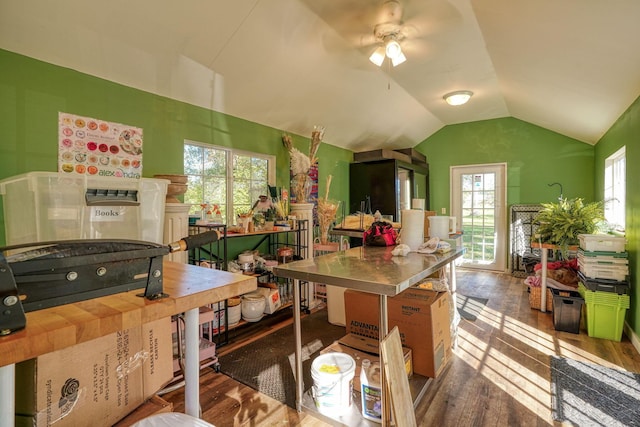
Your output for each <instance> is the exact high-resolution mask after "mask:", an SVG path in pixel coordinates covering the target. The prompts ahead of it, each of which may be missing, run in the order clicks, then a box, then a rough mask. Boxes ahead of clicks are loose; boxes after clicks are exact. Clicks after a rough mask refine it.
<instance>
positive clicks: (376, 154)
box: [353, 150, 411, 163]
mask: <svg viewBox="0 0 640 427" xmlns="http://www.w3.org/2000/svg"><path fill="white" fill-rule="evenodd" d="M385 159H396V160H400V161H401V162H405V163H411V156H409V155H407V154H403V153H399V152H397V151H393V150H372V151H362V152H360V153H353V161H354V162H372V161H376V160H385Z"/></svg>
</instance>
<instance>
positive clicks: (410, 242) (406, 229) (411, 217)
mask: <svg viewBox="0 0 640 427" xmlns="http://www.w3.org/2000/svg"><path fill="white" fill-rule="evenodd" d="M401 215H402V216H401V224H402V232H401V233H402V234H401V236H402V239H401V240H402V243H404V244H405V245H407V246H409V247H410V248H411V251H413V252H415V251H417V250H418V248H419V247H420V245H421V244H423V243H424V212H423V211H421V210H417V209H405V210H403V211H402V212H401Z"/></svg>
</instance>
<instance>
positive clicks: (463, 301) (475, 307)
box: [456, 293, 489, 322]
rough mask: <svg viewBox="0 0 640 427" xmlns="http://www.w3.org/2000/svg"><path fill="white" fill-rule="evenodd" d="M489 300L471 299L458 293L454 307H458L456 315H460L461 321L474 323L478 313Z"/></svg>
mask: <svg viewBox="0 0 640 427" xmlns="http://www.w3.org/2000/svg"><path fill="white" fill-rule="evenodd" d="M488 301H489V299H487V298H480V297H472V296H467V295H462V294H461V293H458V294H457V295H456V305H457V307H458V313H460V317H462V318H463V319H466V320H469V321H472V322H475V321H476V320H477V319H478V316H479V315H480V312H481V311H482V309H483V308H484V306H485V305H487V302H488Z"/></svg>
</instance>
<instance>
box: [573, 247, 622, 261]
mask: <svg viewBox="0 0 640 427" xmlns="http://www.w3.org/2000/svg"><path fill="white" fill-rule="evenodd" d="M580 258H582V259H583V261H585V262H599V263H605V264H629V254H628V253H627V252H605V251H585V250H583V249H578V259H580Z"/></svg>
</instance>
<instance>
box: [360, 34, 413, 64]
mask: <svg viewBox="0 0 640 427" xmlns="http://www.w3.org/2000/svg"><path fill="white" fill-rule="evenodd" d="M383 42H384V46H378V47H377V48H376V50H374V51H373V53H372V54H371V56H370V57H369V61H371V62H373V63H374V64H376V65H377V66H378V67H380V66H381V65H382V63H383V62H384V58H385V56H386V57H387V58H389V59H390V60H391V64H392V65H393V66H394V67H395V66H397V65H400V64H402V63H403V62H404V61H406V60H407V57H406V56H404V53H402V47H401V46H400V43H398V40H397V36H396V35H395V34H389V35H386V36H384V38H383Z"/></svg>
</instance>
